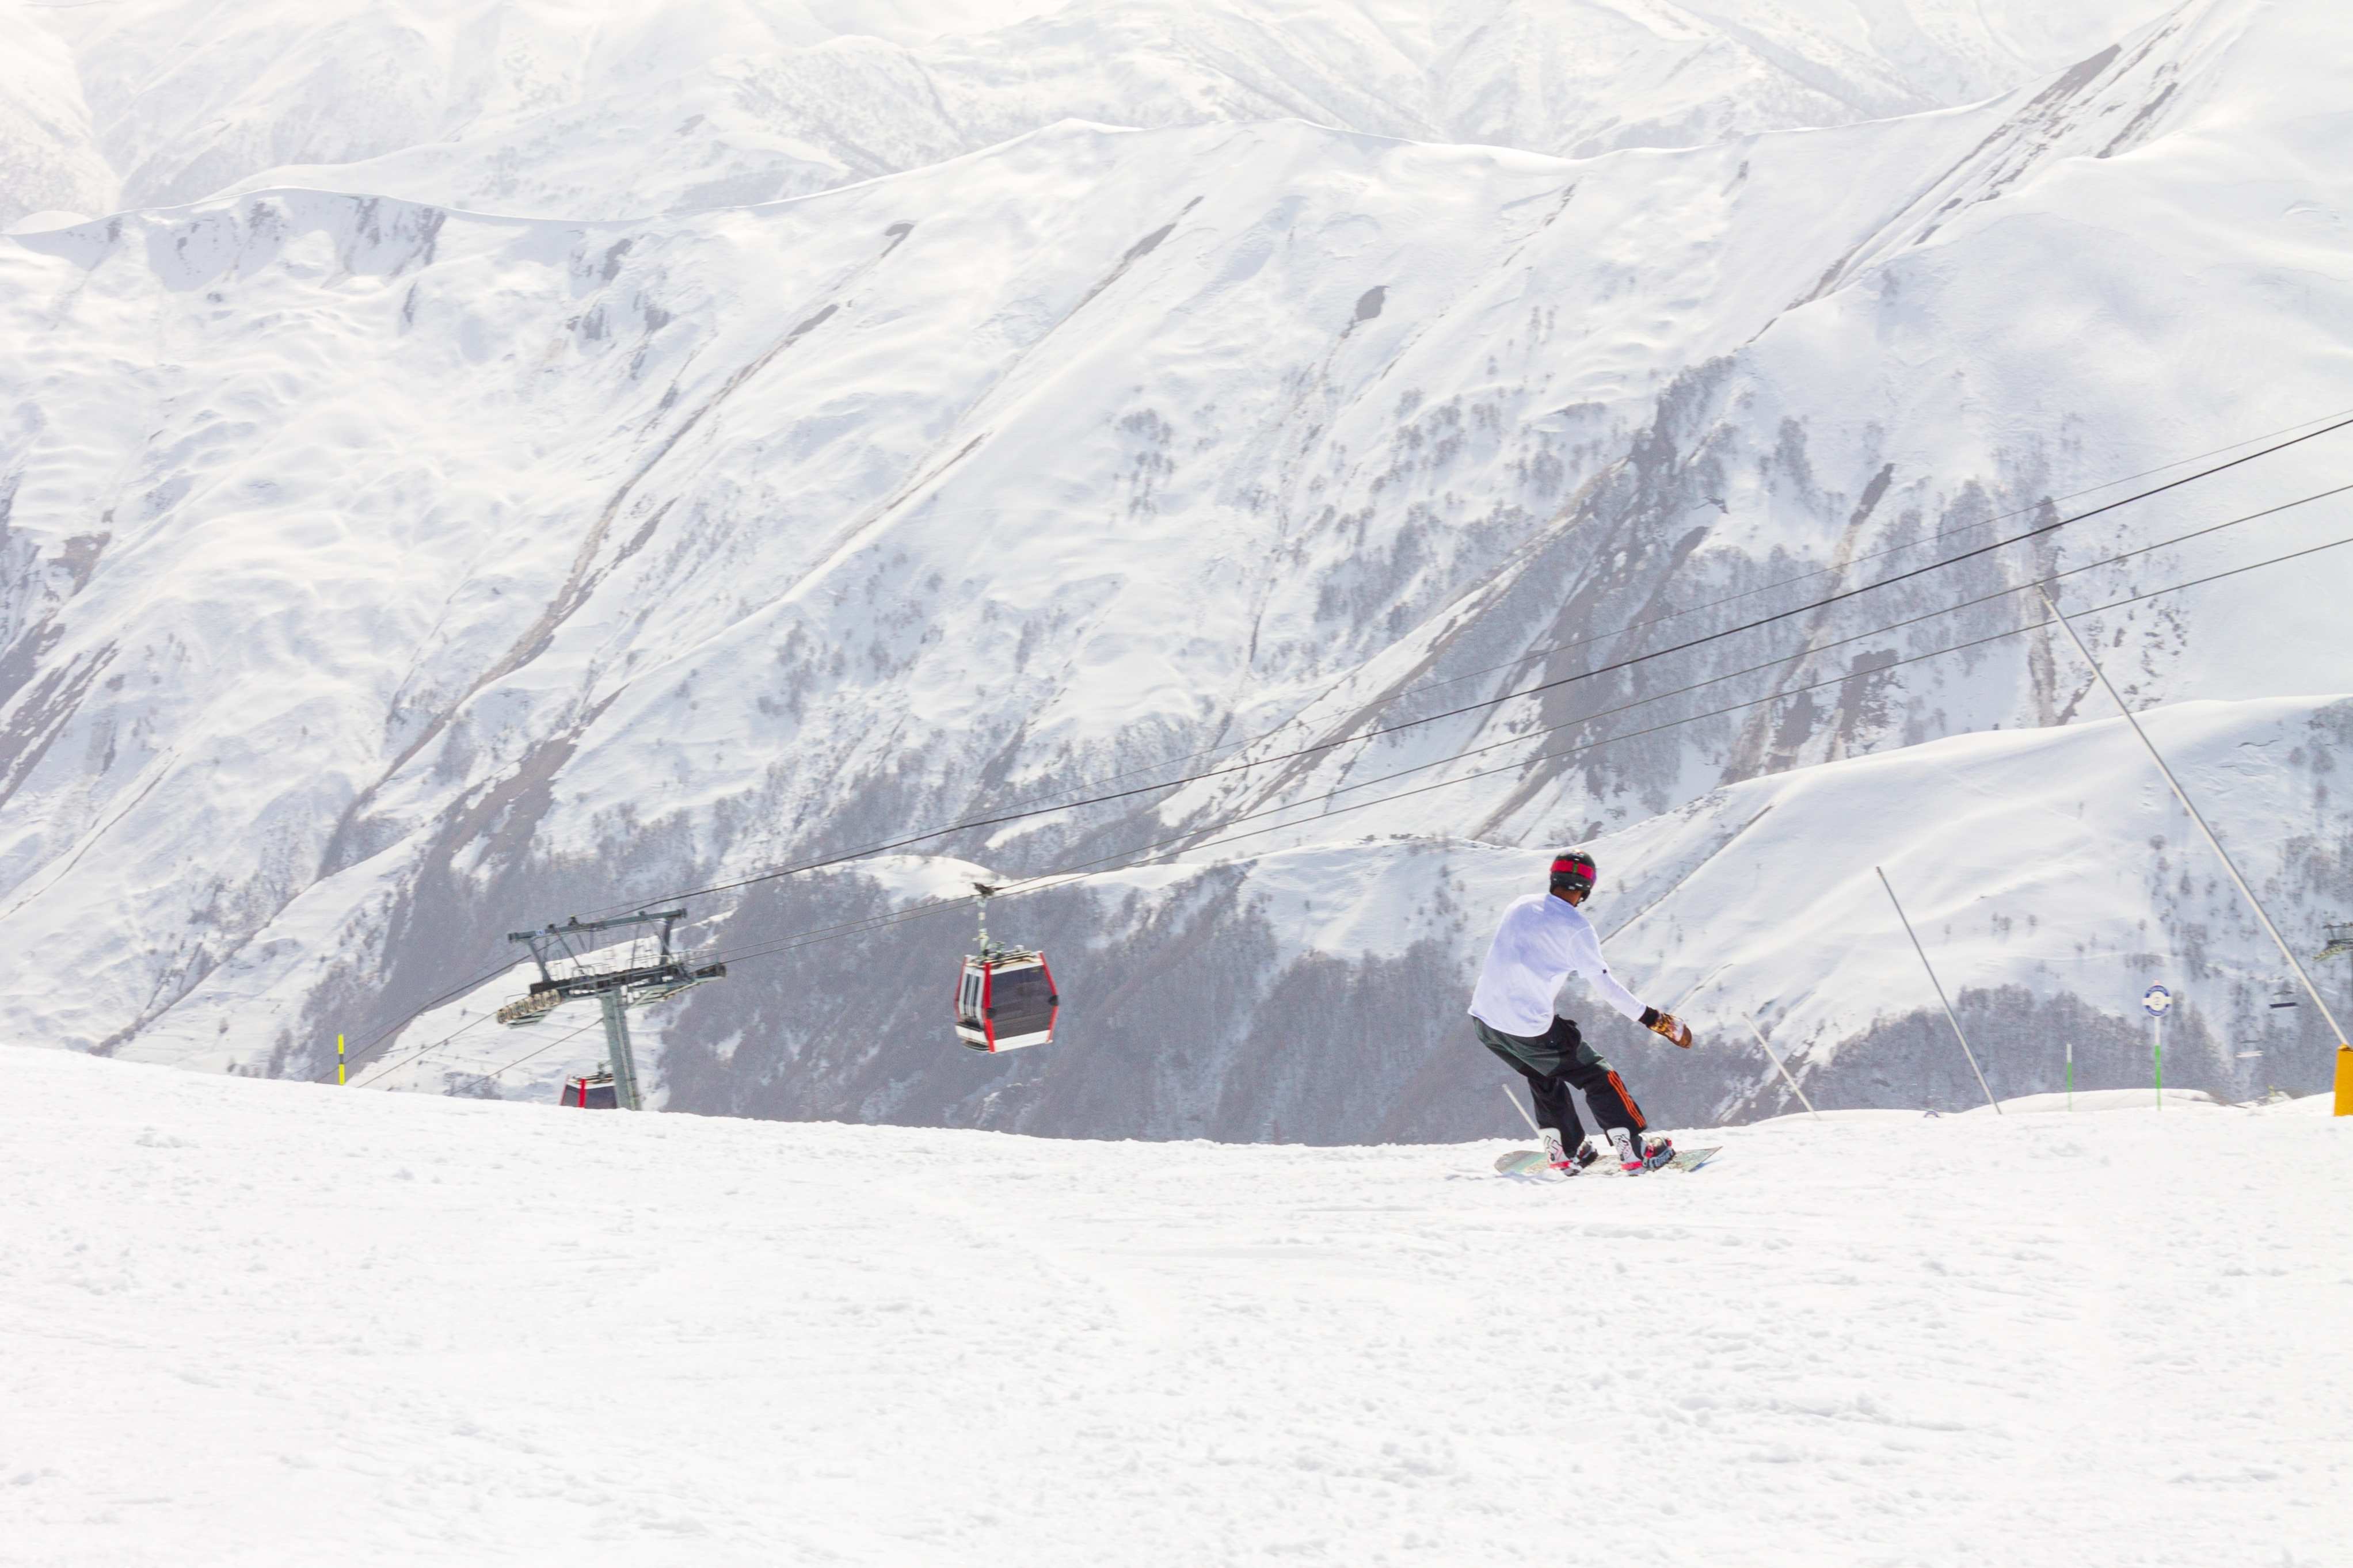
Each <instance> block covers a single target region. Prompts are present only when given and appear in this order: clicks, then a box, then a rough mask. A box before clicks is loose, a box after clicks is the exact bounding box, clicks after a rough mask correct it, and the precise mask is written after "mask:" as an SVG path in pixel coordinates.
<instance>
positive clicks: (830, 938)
mask: <svg viewBox="0 0 2353 1568" xmlns="http://www.w3.org/2000/svg"><path fill="white" fill-rule="evenodd" d="M2327 493H2330V494H2334V493H2337V492H2335V491H2331V492H2327ZM2314 499H2317V498H2315V497H2307V498H2306V500H2314ZM2288 504H2289V505H2292V506H2293V505H2297V504H2300V503H2298V502H2289V503H2288ZM2274 510H2276V509H2274ZM2217 526H2218V527H2219V526H2225V525H2220V524H2218V525H2217ZM2210 531H2211V530H2210ZM2348 544H2353V535H2348V536H2346V537H2344V538H2342V539H2334V540H2330V541H2328V542H2326V543H2322V544H2315V545H2311V546H2308V547H2306V549H2303V550H2295V551H2290V552H2287V553H2286V554H2284V555H2275V556H2272V557H2270V558H2269V559H2267V560H2263V561H2253V562H2249V563H2246V564H2245V565H2242V566H2233V567H2230V568H2228V569H2226V570H2224V571H2221V572H2213V573H2209V574H2206V575H2205V576H2202V577H2193V578H2190V579H2189V580H2188V581H2186V582H2181V583H2173V584H2168V585H2166V586H2165V587H2162V588H2152V589H2150V590H2148V591H2147V592H2146V593H2141V594H2134V595H2127V596H2126V597H2125V598H2121V599H2112V600H2110V601H2109V602H2108V603H2106V604H2105V605H2094V606H2093V607H2091V608H2089V609H2084V610H2078V611H2076V612H2075V614H2077V615H2078V616H2095V615H2099V614H2101V613H2103V612H2104V611H2107V610H2116V609H2122V608H2124V607H2125V606H2126V605H2137V604H2141V603H2144V602H2145V601H2147V600H2150V599H2156V598H2161V597H2163V596H2164V595H2168V594H2178V593H2181V592H2184V591H2186V590H2188V589H2190V588H2198V587H2203V586H2205V585H2207V584H2212V583H2220V582H2222V581H2224V580H2225V579H2227V578H2232V577H2238V576H2242V575H2244V574H2247V573H2249V572H2257V571H2261V570H2263V568H2265V567H2269V566H2278V565H2283V564H2284V563H2287V562H2291V561H2300V560H2303V559H2304V558H2306V556H2311V555H2317V554H2320V553H2321V552H2325V551H2329V550H2338V549H2342V548H2344V547H2345V546H2347V545H2348ZM2153 548H2155V547H2153ZM2099 564H2108V563H2099ZM2063 575H2072V574H2063ZM2032 586H2033V584H2021V587H2019V588H2017V589H2013V590H2010V592H2013V593H2015V592H2023V591H2024V590H2025V589H2026V588H2031V587H2032ZM2051 624H2052V623H2051V620H2050V617H2049V616H2044V617H2043V618H2042V619H2041V620H2038V621H2033V622H2030V623H2029V624H2027V625H2025V626H2013V627H2011V628H2010V630H2008V631H2002V632H1994V633H1992V634H1990V635H1989V636H1986V637H1972V638H1970V639H1969V640H1968V641H1966V642H1959V643H1955V644H1952V645H1951V646H1949V647H1941V648H1936V649H1932V650H1930V651H1929V652H1926V653H1918V654H1912V655H1909V656H1907V657H1905V658H1898V659H1894V660H1891V661H1890V662H1889V663H1887V664H1884V665H1881V666H1879V667H1877V668H1873V669H1871V670H1866V671H1862V672H1860V673H1862V674H1865V675H1878V674H1881V673H1883V672H1884V671H1886V670H1890V669H1900V668H1903V667H1905V666H1906V665H1912V664H1920V663H1923V662H1925V661H1926V660H1929V659H1934V658H1946V657H1947V656H1948V655H1951V654H1956V653H1964V652H1967V651H1968V649H1970V648H1976V647H1987V646H1989V644H1993V643H1998V642H2006V641H2008V640H2009V639H2010V638H2011V637H2022V636H2024V635H2025V634H2026V633H2028V632H2032V631H2039V630H2042V628H2044V627H2045V626H2050V625H2051ZM1857 673H1858V672H1856V671H1853V670H1849V671H1847V672H1846V673H1845V674H1842V675H1835V676H1830V677H1827V678H1825V679H1821V680H1817V681H1813V682H1810V684H1808V685H1805V686H1800V687H1795V688H1792V689H1788V690H1786V691H1777V692H1774V693H1772V694H1771V695H1769V696H1766V697H1760V698H1755V699H1752V700H1748V701H1746V702H1735V703H1729V704H1726V705H1725V706H1724V707H1722V708H1715V709H1711V710H1708V711H1706V712H1704V713H1694V714H1689V715H1686V716H1685V717H1683V718H1681V719H1671V720H1668V721H1664V722H1662V723H1659V724H1653V725H1650V726H1648V727H1646V728H1644V729H1641V730H1633V731H1628V732H1626V733H1624V734H1621V735H1612V736H1609V737H1607V738H1605V739H1602V740H1599V741H1588V742H1584V743H1582V744H1579V745H1576V746H1571V747H1568V748H1567V749H1565V750H1563V751H1559V752H1548V753H1545V754H1543V755H1539V756H1535V757H1525V758H1522V759H1520V760H1518V761H1516V762H1513V763H1504V764H1502V765H1500V766H1497V767H1493V768H1482V769H1480V770H1478V771H1477V772H1474V773H1465V774H1463V775H1461V777H1459V778H1451V779H1440V780H1439V781H1438V782H1437V783H1435V784H1421V785H1418V786H1416V787H1415V788H1413V789H1409V790H1400V791H1398V792H1397V793H1395V794H1393V795H1382V796H1379V797H1377V798H1376V799H1373V800H1368V801H1359V802H1357V803H1356V804H1355V805H1345V806H1342V807H1340V808H1339V809H1338V810H1336V811H1331V812H1326V813H1324V817H1326V818H1328V817H1332V816H1345V815H1347V814H1348V813H1350V812H1356V811H1366V810H1369V809H1371V808H1372V807H1374V806H1377V805H1388V804H1390V803H1392V802H1395V801H1398V800H1405V799H1409V798H1411V797H1413V796H1415V795H1428V794H1430V793H1431V792H1433V791H1436V790H1441V789H1451V788H1453V787H1454V786H1455V785H1457V784H1471V783H1473V782H1475V781H1477V780H1479V779H1482V778H1492V777H1493V776H1495V775H1496V774H1498V773H1514V772H1518V771H1523V770H1525V769H1526V768H1528V767H1529V766H1531V765H1533V764H1535V763H1543V762H1558V761H1562V760H1564V759H1567V758H1569V757H1573V756H1577V755H1579V754H1581V753H1583V752H1590V751H1594V750H1597V749H1599V748H1600V747H1602V746H1609V745H1616V744H1618V743H1620V742H1625V741H1632V740H1638V739H1640V738H1641V737H1642V736H1645V735H1654V734H1658V733H1661V732H1662V731H1668V730H1674V729H1679V728H1681V727H1682V726H1683V725H1685V724H1695V723H1698V722H1700V721H1703V720H1706V719H1715V718H1721V717H1723V716H1724V715H1725V714H1728V713H1736V712H1740V711H1742V710H1746V709H1750V708H1758V707H1765V706H1768V705H1770V704H1773V703H1777V702H1785V701H1788V700H1789V699H1791V698H1793V697H1798V696H1801V695H1803V694H1805V693H1807V692H1810V691H1816V690H1820V689H1822V688H1823V687H1826V686H1837V685H1841V684H1843V683H1844V682H1846V681H1849V680H1852V679H1855V677H1856V674H1857ZM1449 760H1453V759H1449ZM1302 804H1306V803H1293V805H1290V806H1279V807H1271V808H1269V810H1268V811H1266V812H1263V813H1260V814H1257V815H1274V814H1276V813H1279V812H1281V811H1286V810H1293V809H1296V807H1297V805H1302ZM1323 819H1324V818H1317V819H1315V820H1319V821H1320V820H1323ZM1246 820H1249V818H1246V817H1238V818H1235V819H1234V823H1239V822H1241V821H1246ZM1233 825H1234V824H1233V823H1229V824H1228V826H1233ZM1303 826H1308V824H1307V823H1305V822H1288V823H1275V824H1273V825H1271V826H1266V827H1257V828H1252V829H1250V831H1249V832H1247V833H1237V834H1231V835H1229V836H1228V837H1222V838H1215V839H1210V840H1208V841H1206V842H1202V843H1197V844H1191V845H1189V846H1188V847H1190V848H1192V849H1197V850H1198V849H1212V848H1217V847H1221V846H1223V845H1228V844H1235V843H1240V841H1241V840H1243V839H1246V838H1256V837H1263V836H1264V835H1266V834H1269V833H1281V832H1284V831H1286V830H1288V829H1292V828H1297V827H1303ZM1198 836H1199V830H1198V829H1197V830H1196V831H1195V832H1193V833H1188V834H1180V835H1177V836H1176V837H1172V838H1166V839H1162V840H1159V841H1157V842H1155V843H1153V844H1147V845H1140V846H1137V847H1134V848H1131V849H1127V850H1123V851H1120V852H1118V853H1116V854H1113V855H1108V856H1104V857H1102V858H1100V859H1097V860H1093V861H1082V862H1080V863H1078V864H1077V865H1074V866H1071V867H1066V868H1063V869H1061V870H1059V871H1049V872H1041V873H1039V875H1037V876H1035V877H1029V878H1024V879H1021V880H1019V881H1016V882H1010V883H1007V884H1004V885H1002V886H1000V887H998V888H997V889H995V890H994V892H993V893H992V895H991V896H992V897H996V898H1013V897H1017V896H1018V895H1020V894H1023V893H1038V892H1050V891H1051V890H1053V889H1056V888H1060V887H1067V886H1070V885H1071V883H1074V882H1081V881H1086V880H1090V879H1092V878H1094V877H1098V876H1102V875H1103V874H1105V869H1111V870H1131V869H1135V868H1139V867H1141V866H1143V865H1146V864H1149V863H1150V862H1149V861H1148V860H1145V859H1140V858H1136V857H1141V856H1150V855H1153V854H1155V852H1157V851H1159V850H1162V849H1165V848H1166V847H1170V846H1175V845H1185V844H1186V843H1187V840H1189V839H1194V838H1198ZM1119 859H1125V860H1126V861H1127V864H1126V865H1124V866H1119V867H1106V862H1109V861H1112V860H1119ZM1098 868H1104V869H1098ZM974 901H975V900H973V898H972V897H971V896H969V895H967V896H965V897H960V898H955V899H940V900H933V901H932V902H930V903H927V904H919V905H916V906H915V907H913V909H907V910H892V911H891V912H889V913H887V914H882V915H876V916H871V917H869V918H867V919H864V920H860V921H847V922H843V923H842V924H840V925H838V926H834V927H819V928H816V929H815V930H814V931H805V932H796V933H794V936H793V939H792V940H790V941H786V942H778V943H776V944H774V945H771V946H768V947H755V948H746V949H743V950H740V951H737V952H730V953H727V954H725V955H724V961H725V962H727V963H746V962H750V961H753V960H756V959H761V958H773V957H776V956H777V955H779V954H782V953H786V952H794V951H796V950H797V949H799V948H803V947H815V946H818V945H820V944H822V943H825V942H839V941H842V940H844V939H845V938H847V937H849V936H854V935H864V934H867V933H869V932H871V931H880V930H882V929H884V928H886V927H889V926H893V925H897V924H900V923H902V922H903V921H914V920H921V919H923V918H925V917H927V916H931V915H938V914H947V913H950V912H952V911H955V910H961V909H965V908H967V907H969V906H970V905H971V904H972V903H973V902H974ZM577 1032H578V1031H575V1033H577ZM566 1038H568V1037H566ZM447 1043H448V1042H447V1041H441V1042H437V1046H433V1047H426V1048H427V1050H431V1049H434V1048H437V1047H438V1045H440V1044H447ZM561 1043H562V1042H561V1041H560V1040H552V1041H549V1042H548V1043H547V1044H546V1045H543V1046H541V1047H536V1048H535V1049H533V1051H531V1052H529V1053H528V1054H526V1055H524V1056H522V1057H519V1058H516V1059H515V1060H514V1061H512V1062H509V1063H507V1064H506V1065H505V1066H502V1067H500V1068H494V1069H492V1071H491V1073H488V1074H481V1075H477V1076H480V1077H482V1078H485V1079H488V1078H493V1077H496V1076H497V1075H498V1074H500V1073H503V1072H506V1071H508V1070H510V1069H511V1068H514V1067H517V1066H520V1065H521V1064H522V1062H525V1061H528V1060H530V1059H531V1058H533V1057H535V1056H537V1055H539V1054H540V1053H541V1052H543V1051H545V1050H547V1049H548V1048H549V1047H552V1046H554V1045H558V1044H561ZM417 1054H418V1055H422V1054H423V1053H422V1052H419V1053H417ZM405 1059H414V1058H405ZM379 1076H381V1075H379ZM371 1081H373V1080H371Z"/></svg>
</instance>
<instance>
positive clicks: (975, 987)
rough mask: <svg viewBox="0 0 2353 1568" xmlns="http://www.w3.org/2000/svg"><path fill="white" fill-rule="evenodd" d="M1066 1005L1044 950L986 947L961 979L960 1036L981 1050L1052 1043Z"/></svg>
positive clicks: (957, 1016)
mask: <svg viewBox="0 0 2353 1568" xmlns="http://www.w3.org/2000/svg"><path fill="white" fill-rule="evenodd" d="M1061 1007H1062V999H1061V997H1060V996H1059V995H1057V994H1055V992H1054V975H1053V972H1052V971H1051V970H1050V969H1048V968H1047V967H1046V955H1045V954H1044V953H1042V952H1026V951H1023V950H1020V949H1016V948H1003V947H984V948H983V950H982V952H980V953H979V954H978V955H977V956H974V957H968V958H966V959H965V961H964V973H963V975H962V976H961V977H960V978H959V979H958V980H957V982H956V1008H955V1031H956V1038H957V1039H959V1040H961V1041H962V1042H964V1043H965V1045H967V1046H970V1047H972V1048H973V1049H974V1050H976V1051H1009V1050H1013V1049H1015V1048H1016V1047H1021V1046H1042V1045H1046V1044H1049V1043H1050V1042H1051V1041H1052V1039H1053V1038H1054V1016H1055V1015H1056V1014H1058V1013H1060V1011H1061Z"/></svg>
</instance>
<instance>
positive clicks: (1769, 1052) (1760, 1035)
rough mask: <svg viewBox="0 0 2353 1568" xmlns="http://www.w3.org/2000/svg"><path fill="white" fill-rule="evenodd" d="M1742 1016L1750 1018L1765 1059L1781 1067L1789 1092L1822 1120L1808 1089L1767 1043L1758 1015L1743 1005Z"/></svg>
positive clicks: (1749, 1024)
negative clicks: (1800, 1085) (1807, 1093)
mask: <svg viewBox="0 0 2353 1568" xmlns="http://www.w3.org/2000/svg"><path fill="white" fill-rule="evenodd" d="M1740 1016H1742V1017H1744V1018H1746V1019H1747V1020H1748V1032H1749V1033H1750V1034H1752V1035H1754V1036H1756V1037H1757V1045H1758V1046H1759V1047H1762V1048H1763V1050H1764V1052H1765V1059H1766V1060H1767V1061H1769V1062H1771V1063H1772V1064H1773V1065H1774V1067H1775V1068H1779V1070H1780V1074H1781V1077H1782V1079H1783V1080H1784V1081H1786V1082H1787V1083H1788V1086H1789V1092H1790V1093H1791V1094H1794V1095H1796V1096H1797V1097H1798V1103H1799V1105H1802V1106H1804V1107H1805V1108H1806V1114H1807V1115H1809V1116H1810V1117H1812V1118H1813V1119H1814V1120H1815V1121H1820V1120H1821V1119H1822V1113H1821V1112H1820V1111H1819V1110H1815V1109H1814V1102H1813V1101H1812V1100H1808V1099H1807V1098H1806V1091H1805V1090H1804V1089H1799V1087H1798V1080H1797V1079H1793V1078H1791V1077H1789V1069H1788V1068H1785V1067H1782V1066H1781V1058H1779V1057H1777V1056H1775V1055H1774V1054H1773V1047H1770V1046H1767V1045H1766V1044H1765V1031H1764V1030H1762V1029H1760V1028H1758V1027H1757V1015H1755V1014H1754V1013H1751V1012H1750V1011H1749V1010H1748V1009H1747V1008H1746V1007H1743V1008H1742V1009H1741V1010H1740Z"/></svg>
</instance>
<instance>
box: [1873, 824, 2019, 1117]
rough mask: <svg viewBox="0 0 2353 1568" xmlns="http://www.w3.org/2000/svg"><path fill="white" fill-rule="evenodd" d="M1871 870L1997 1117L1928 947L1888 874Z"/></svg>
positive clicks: (1995, 1103)
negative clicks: (1930, 960) (1913, 923)
mask: <svg viewBox="0 0 2353 1568" xmlns="http://www.w3.org/2000/svg"><path fill="white" fill-rule="evenodd" d="M1872 869H1873V871H1878V872H1879V885H1880V886H1881V887H1883V888H1885V889H1887V901H1888V902H1889V903H1891V904H1894V906H1895V918H1896V919H1897V920H1899V921H1903V922H1904V934H1905V936H1908V937H1911V938H1912V951H1913V952H1916V953H1918V954H1919V955H1920V967H1921V968H1923V969H1925V970H1926V971H1927V972H1928V984H1931V985H1933V986H1935V987H1936V1003H1937V1005H1939V1006H1941V1007H1943V1008H1944V1009H1945V1022H1947V1024H1950V1025H1951V1026H1953V1038H1955V1039H1957V1040H1958V1041H1960V1042H1961V1055H1963V1056H1965V1057H1967V1058H1968V1059H1969V1070H1970V1071H1971V1072H1973V1073H1976V1074H1977V1075H1978V1088H1979V1089H1985V1097H1986V1103H1987V1104H1988V1105H1990V1106H1992V1107H1993V1113H1994V1114H1995V1115H1996V1116H2000V1115H2001V1114H2002V1109H2001V1101H2000V1100H1996V1099H1995V1098H1994V1097H1993V1090H1992V1089H1989V1088H1988V1087H1987V1085H1986V1080H1985V1074H1984V1072H1983V1071H1982V1070H1980V1069H1979V1068H1978V1054H1977V1053H1976V1052H1975V1051H1973V1050H1971V1049H1969V1037H1968V1036H1967V1035H1964V1034H1963V1033H1961V1021H1960V1020H1959V1019H1958V1018H1956V1017H1954V1016H1953V1005H1952V1004H1951V1003H1950V1002H1947V1001H1946V1000H1945V985H1944V982H1942V981H1940V980H1938V979H1937V978H1936V965H1935V964H1933V963H1929V962H1928V950H1927V949H1926V948H1925V947H1922V946H1921V945H1920V938H1919V936H1918V935H1917V934H1916V933H1915V932H1914V931H1913V930H1912V921H1911V918H1910V917H1909V916H1907V915H1906V914H1905V912H1904V901H1903V900H1901V899H1898V898H1897V897H1896V896H1895V887H1894V884H1893V883H1891V882H1890V881H1888V879H1887V873H1886V872H1884V871H1880V869H1879V868H1878V867H1876V866H1873V868H1872Z"/></svg>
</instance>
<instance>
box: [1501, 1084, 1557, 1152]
mask: <svg viewBox="0 0 2353 1568" xmlns="http://www.w3.org/2000/svg"><path fill="white" fill-rule="evenodd" d="M1504 1099H1505V1100H1510V1101H1511V1102H1512V1109H1513V1110H1516V1111H1518V1112H1519V1113H1520V1120H1521V1121H1525V1122H1526V1123H1527V1124H1528V1131H1531V1132H1533V1133H1535V1135H1536V1142H1539V1143H1541V1142H1544V1129H1543V1128H1541V1127H1539V1126H1537V1125H1536V1119H1535V1117H1533V1116H1530V1115H1529V1114H1528V1108H1527V1107H1526V1106H1525V1105H1522V1104H1521V1103H1520V1097H1519V1096H1518V1095H1516V1094H1514V1093H1513V1092H1512V1086H1511V1085H1510V1084H1508V1083H1507V1084H1505V1085H1504ZM1562 1136H1563V1137H1566V1136H1567V1134H1566V1133H1563V1134H1562Z"/></svg>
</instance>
